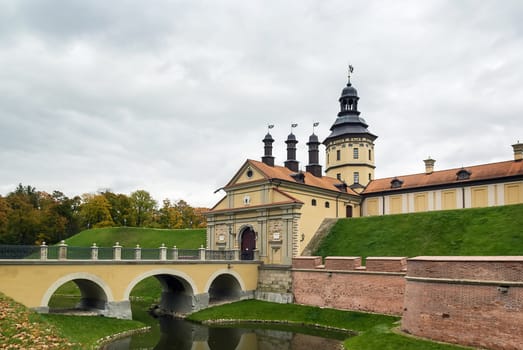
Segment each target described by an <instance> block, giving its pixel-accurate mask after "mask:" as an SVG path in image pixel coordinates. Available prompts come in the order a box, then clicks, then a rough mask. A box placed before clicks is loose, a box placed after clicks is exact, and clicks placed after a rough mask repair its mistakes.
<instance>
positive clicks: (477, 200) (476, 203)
mask: <svg viewBox="0 0 523 350" xmlns="http://www.w3.org/2000/svg"><path fill="white" fill-rule="evenodd" d="M471 196H472V198H471V203H472V208H481V207H487V206H488V187H487V186H481V187H472V188H471Z"/></svg>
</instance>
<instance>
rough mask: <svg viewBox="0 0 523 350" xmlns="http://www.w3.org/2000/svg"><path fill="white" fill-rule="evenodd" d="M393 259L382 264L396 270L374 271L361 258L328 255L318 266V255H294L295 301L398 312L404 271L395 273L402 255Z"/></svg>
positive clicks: (350, 308)
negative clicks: (367, 268) (296, 256)
mask: <svg viewBox="0 0 523 350" xmlns="http://www.w3.org/2000/svg"><path fill="white" fill-rule="evenodd" d="M307 258H308V259H307ZM377 259H378V258H377ZM395 259H396V260H397V261H396V264H394V263H393V262H392V260H393V259H390V258H387V263H385V262H384V263H383V264H382V265H383V266H393V267H394V270H395V271H392V272H391V271H380V272H376V271H367V270H366V268H365V267H362V266H361V265H360V263H361V258H360V257H328V258H326V259H325V265H320V264H321V257H300V258H295V259H293V269H292V280H293V283H292V284H293V292H294V300H295V302H296V303H298V304H305V305H314V306H324V307H332V308H337V309H345V310H355V311H366V312H376V313H382V314H392V315H401V313H402V311H403V299H404V291H405V278H404V276H405V273H404V272H397V266H399V265H401V262H399V261H401V260H405V258H395ZM376 261H378V260H376ZM318 263H320V264H318ZM313 265H315V266H313Z"/></svg>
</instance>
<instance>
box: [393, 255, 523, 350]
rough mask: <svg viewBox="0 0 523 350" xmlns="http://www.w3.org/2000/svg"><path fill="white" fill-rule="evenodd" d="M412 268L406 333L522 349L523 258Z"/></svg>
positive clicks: (422, 262) (458, 260)
mask: <svg viewBox="0 0 523 350" xmlns="http://www.w3.org/2000/svg"><path fill="white" fill-rule="evenodd" d="M407 265H408V272H407V277H406V279H407V283H406V291H405V311H404V314H403V319H402V329H403V330H404V331H406V332H408V333H412V334H414V335H417V336H421V337H426V338H430V339H435V340H442V341H446V342H453V343H458V344H462V345H469V346H475V347H484V348H489V349H519V350H521V349H523V257H521V256H520V257H418V258H414V259H409V260H408V263H407Z"/></svg>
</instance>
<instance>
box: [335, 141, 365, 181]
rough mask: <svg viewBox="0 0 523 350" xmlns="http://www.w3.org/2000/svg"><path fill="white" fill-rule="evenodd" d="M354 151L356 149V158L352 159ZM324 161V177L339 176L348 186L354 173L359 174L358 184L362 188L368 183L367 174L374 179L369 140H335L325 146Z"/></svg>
mask: <svg viewBox="0 0 523 350" xmlns="http://www.w3.org/2000/svg"><path fill="white" fill-rule="evenodd" d="M354 149H358V152H357V153H358V157H357V158H355V157H354V155H355V154H354ZM338 151H339V159H338ZM369 152H370V157H369ZM325 161H326V169H327V170H326V172H325V173H326V175H327V176H330V177H337V176H336V175H337V174H340V176H341V179H342V180H344V181H345V182H347V183H348V184H352V183H354V172H359V183H360V184H362V185H363V186H366V185H367V184H368V183H369V174H370V178H371V179H374V144H373V143H372V141H371V140H369V139H366V138H347V139H343V140H336V141H334V142H332V143H331V144H329V145H328V146H327V149H326V159H325ZM331 167H335V168H331Z"/></svg>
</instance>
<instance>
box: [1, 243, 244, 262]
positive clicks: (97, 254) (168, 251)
mask: <svg viewBox="0 0 523 350" xmlns="http://www.w3.org/2000/svg"><path fill="white" fill-rule="evenodd" d="M17 259H24V260H50V261H53V260H135V261H136V260H146V261H176V260H193V261H197V260H201V261H204V260H210V261H213V260H215V261H216V260H222V261H223V260H225V261H235V260H240V255H239V251H238V250H208V249H205V248H204V247H203V246H202V247H200V248H199V249H179V248H177V247H176V246H174V247H173V248H167V247H166V246H165V245H163V244H162V246H161V247H159V248H141V247H140V246H139V245H137V246H136V247H135V248H126V247H122V246H120V244H119V243H118V242H117V243H116V244H115V245H114V246H113V247H98V246H97V245H96V243H94V244H93V245H92V246H91V247H75V246H68V245H67V244H66V243H65V242H64V241H62V242H60V243H59V244H58V245H52V246H48V245H46V243H45V242H43V243H42V245H40V246H32V245H0V260H17Z"/></svg>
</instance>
